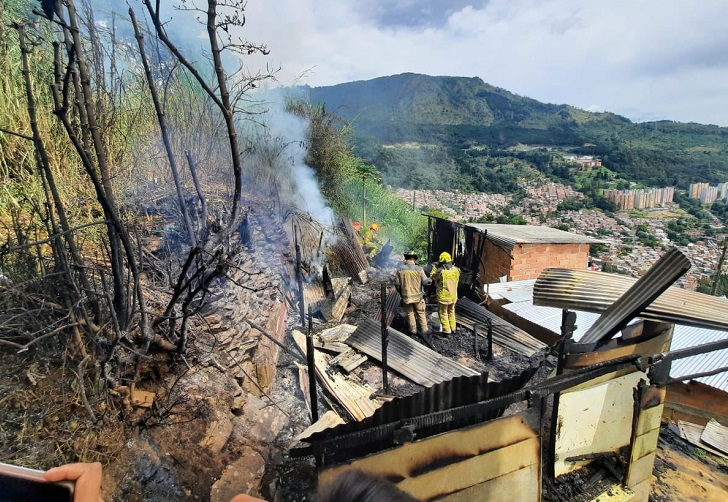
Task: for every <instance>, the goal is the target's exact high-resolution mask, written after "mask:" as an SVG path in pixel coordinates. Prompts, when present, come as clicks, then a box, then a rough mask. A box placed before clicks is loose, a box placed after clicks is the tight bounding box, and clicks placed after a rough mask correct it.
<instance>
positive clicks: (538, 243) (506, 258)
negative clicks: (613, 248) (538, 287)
mask: <svg viewBox="0 0 728 502" xmlns="http://www.w3.org/2000/svg"><path fill="white" fill-rule="evenodd" d="M466 226H467V227H473V228H474V229H476V230H477V231H478V233H476V234H475V235H476V240H479V239H481V238H482V236H483V232H486V233H485V239H486V240H485V242H484V243H483V245H482V247H481V244H480V243H479V242H476V244H475V248H476V249H482V252H481V253H480V264H479V267H478V282H479V283H481V284H487V283H493V282H500V281H501V280H504V281H522V280H526V279H536V278H538V276H539V274H540V273H541V271H542V270H543V269H545V268H549V267H559V268H581V269H583V268H586V266H587V260H588V257H589V245H590V244H595V243H598V242H600V241H598V240H596V239H593V238H591V237H587V236H584V235H577V234H572V233H571V232H564V231H563V230H557V229H555V228H550V227H540V226H533V225H496V224H485V223H469V224H467V225H466ZM503 277H505V279H501V278H503Z"/></svg>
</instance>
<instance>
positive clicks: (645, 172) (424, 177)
mask: <svg viewBox="0 0 728 502" xmlns="http://www.w3.org/2000/svg"><path fill="white" fill-rule="evenodd" d="M310 94H311V100H312V101H313V102H315V103H324V102H325V103H326V104H327V106H328V107H329V108H330V109H337V110H340V113H341V114H342V117H343V118H344V119H345V120H351V122H352V124H353V126H354V127H355V129H354V131H353V142H354V145H355V148H356V151H357V153H358V154H359V155H360V156H361V157H362V158H363V159H364V161H365V162H367V163H373V164H374V165H376V166H377V168H378V169H379V170H380V171H381V173H382V176H383V178H384V180H385V182H386V183H389V184H392V185H394V186H407V187H425V186H426V187H428V188H443V189H449V190H455V189H460V190H478V191H484V192H508V191H510V190H511V189H512V188H513V187H514V186H515V185H517V179H518V173H517V171H519V170H520V171H523V168H524V166H532V167H534V168H535V169H537V170H538V171H540V172H541V173H543V174H545V175H546V176H548V177H550V178H552V179H554V180H558V181H563V182H566V183H569V184H572V185H574V186H575V187H576V188H577V189H580V190H585V191H586V190H589V189H591V190H593V191H594V192H595V193H598V192H599V191H600V190H601V189H603V188H620V189H624V188H629V186H630V183H629V182H630V181H631V182H637V183H639V184H642V185H644V186H648V187H650V186H657V187H661V186H679V187H682V188H687V185H688V184H689V183H691V182H697V181H707V182H710V183H713V184H715V183H717V182H720V181H725V180H726V179H728V149H726V146H725V145H726V144H728V141H727V140H728V128H722V127H717V126H708V125H700V124H681V123H676V122H670V121H661V122H651V123H643V124H634V123H632V122H630V121H629V120H628V119H626V118H624V117H620V116H617V115H614V114H611V113H590V112H587V111H584V110H579V109H577V108H574V107H571V106H568V105H552V104H544V103H539V102H538V101H535V100H533V99H529V98H525V97H522V96H517V95H515V94H512V93H510V92H508V91H506V90H504V89H499V88H497V87H493V86H491V85H489V84H486V83H485V82H483V81H482V80H480V79H479V78H459V77H429V76H426V75H417V74H411V73H408V74H402V75H395V76H391V77H382V78H378V79H374V80H370V81H365V82H352V83H347V84H340V85H337V86H332V87H321V88H315V89H310ZM412 144H414V145H419V146H414V147H412V146H403V145H412ZM380 145H387V148H386V149H382V148H381V146H380ZM423 145H427V146H423ZM524 145H530V147H528V148H524V147H523V146H524ZM475 151H477V152H478V153H477V155H474V154H473V153H472V152H475ZM566 152H569V153H573V154H578V155H595V156H598V157H599V158H601V159H602V163H603V166H604V167H603V168H601V169H592V170H583V169H582V170H580V169H577V168H575V166H570V165H569V164H568V163H566V162H565V160H564V158H563V154H564V153H566ZM475 159H477V161H476V160H475ZM517 161H519V162H517ZM708 166H709V168H707V167H708ZM410 174H411V175H410ZM592 200H593V203H594V207H600V205H603V203H600V202H598V199H597V198H595V197H592Z"/></svg>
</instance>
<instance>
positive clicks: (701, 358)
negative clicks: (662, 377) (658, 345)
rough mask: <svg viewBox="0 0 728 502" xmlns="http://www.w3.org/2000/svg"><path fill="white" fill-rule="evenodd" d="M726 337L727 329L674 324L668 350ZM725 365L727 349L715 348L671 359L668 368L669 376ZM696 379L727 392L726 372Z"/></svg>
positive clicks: (727, 364)
mask: <svg viewBox="0 0 728 502" xmlns="http://www.w3.org/2000/svg"><path fill="white" fill-rule="evenodd" d="M726 338H728V331H719V330H715V329H703V328H694V327H692V326H680V325H675V330H674V331H673V334H672V344H671V345H670V350H677V349H686V348H688V347H695V346H698V345H704V344H706V343H710V342H717V341H720V340H725V339H726ZM725 366H728V349H723V350H716V351H715V352H710V353H708V354H700V355H697V356H692V357H686V358H685V359H678V360H677V361H673V362H672V368H671V369H670V378H679V377H681V376H684V375H694V374H696V373H704V372H706V371H711V370H714V369H718V368H723V367H725ZM696 380H697V381H698V382H701V383H704V384H705V385H710V386H711V387H715V388H716V389H720V390H722V391H725V392H728V373H719V374H717V375H712V376H709V377H702V378H697V379H696Z"/></svg>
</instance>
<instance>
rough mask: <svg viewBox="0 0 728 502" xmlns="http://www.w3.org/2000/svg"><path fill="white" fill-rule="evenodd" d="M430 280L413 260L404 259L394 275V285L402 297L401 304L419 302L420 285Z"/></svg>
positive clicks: (420, 298) (420, 297)
mask: <svg viewBox="0 0 728 502" xmlns="http://www.w3.org/2000/svg"><path fill="white" fill-rule="evenodd" d="M430 282H431V281H430V279H429V278H428V277H427V275H425V271H424V270H422V267H420V266H419V265H417V264H415V262H414V260H407V261H405V262H404V265H402V266H401V267H399V269H397V273H396V274H395V275H394V285H395V286H396V288H397V291H399V294H400V296H401V297H402V303H403V304H408V303H419V302H420V301H421V300H422V287H423V286H427V285H428V284H430Z"/></svg>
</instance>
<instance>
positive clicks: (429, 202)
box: [397, 180, 726, 290]
mask: <svg viewBox="0 0 728 502" xmlns="http://www.w3.org/2000/svg"><path fill="white" fill-rule="evenodd" d="M724 185H725V184H724ZM714 188H715V187H714ZM723 188H724V189H725V187H723ZM525 190H526V192H527V195H526V196H524V197H521V198H520V199H518V200H516V198H515V196H514V195H505V194H488V193H468V194H466V193H458V192H447V191H443V190H407V189H398V190H397V194H398V195H399V196H400V197H401V198H402V199H404V200H405V201H408V202H410V203H411V204H413V206H415V207H416V208H419V209H420V210H422V211H423V212H427V211H431V210H436V211H441V212H442V213H444V214H445V215H447V217H448V218H450V219H452V220H453V221H463V222H465V221H499V222H506V221H505V220H503V215H504V214H508V215H509V216H510V218H515V220H514V221H515V222H516V223H520V224H528V225H545V226H550V227H555V228H559V229H562V230H567V231H569V232H574V233H577V234H581V235H587V236H591V237H594V238H596V239H598V240H600V241H601V242H602V243H603V245H599V246H597V247H596V248H595V249H594V251H593V253H594V256H593V257H592V258H593V264H594V267H596V268H598V269H599V270H604V271H611V272H617V273H620V274H626V275H631V276H634V277H639V276H640V275H641V274H642V273H644V272H645V271H646V270H647V269H648V268H649V267H650V266H652V265H653V264H654V263H655V262H656V261H657V259H658V258H659V257H660V256H661V255H662V254H663V251H662V248H663V247H664V248H668V247H677V248H678V249H679V250H680V251H681V252H683V253H684V254H685V255H686V256H687V257H688V258H689V259H690V261H691V263H692V268H691V269H690V271H689V272H688V273H687V274H686V275H685V276H683V277H682V278H681V279H680V280H679V281H678V282H677V285H680V286H682V287H684V288H687V289H692V290H695V289H696V288H697V285H698V281H699V280H701V279H706V278H709V277H712V276H713V275H714V274H715V271H716V266H717V263H718V259H719V256H720V254H721V250H722V242H723V237H724V235H725V231H726V230H725V227H724V226H723V224H722V223H721V221H720V220H718V219H717V218H715V217H714V216H712V215H711V218H710V222H709V223H707V224H704V225H703V226H701V227H699V228H697V229H695V228H693V229H689V230H688V229H685V230H684V231H683V232H682V233H680V234H679V235H680V237H681V239H680V240H673V239H671V238H670V236H669V235H673V237H674V236H675V235H674V234H672V232H671V230H670V228H669V227H670V225H675V222H677V221H679V220H680V219H681V218H690V216H689V215H687V214H686V213H685V212H684V211H683V210H681V209H680V207H679V206H678V204H677V203H674V202H668V203H665V204H662V205H661V206H659V207H654V208H649V209H647V208H645V209H642V210H634V209H633V210H631V211H617V212H614V213H611V212H606V211H602V210H598V209H576V210H571V209H565V210H564V209H560V208H563V207H564V206H567V207H568V201H578V200H580V199H583V197H584V195H583V194H582V193H580V192H578V191H576V190H574V189H573V188H572V187H570V186H568V185H564V184H561V183H554V182H550V181H547V180H541V181H540V182H534V181H529V182H527V183H525ZM671 190H672V189H671ZM703 191H704V188H703ZM696 194H697V195H698V196H699V195H700V194H699V193H696ZM722 195H723V196H724V197H725V192H723V193H722ZM633 197H634V195H633ZM564 203H566V204H564ZM499 218H500V219H499ZM644 236H648V238H647V240H648V242H649V244H650V245H646V244H644V243H643V242H642V238H643V237H644ZM686 241H687V242H686ZM584 266H585V267H586V266H587V263H584Z"/></svg>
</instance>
